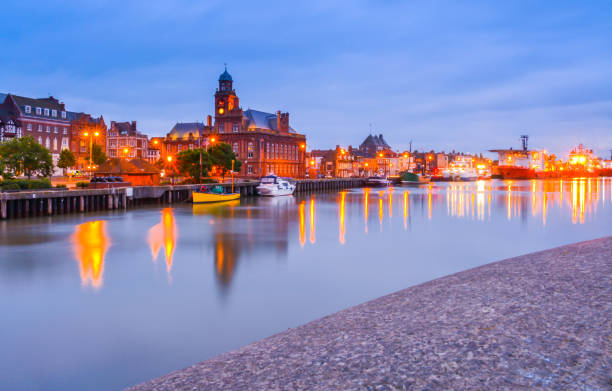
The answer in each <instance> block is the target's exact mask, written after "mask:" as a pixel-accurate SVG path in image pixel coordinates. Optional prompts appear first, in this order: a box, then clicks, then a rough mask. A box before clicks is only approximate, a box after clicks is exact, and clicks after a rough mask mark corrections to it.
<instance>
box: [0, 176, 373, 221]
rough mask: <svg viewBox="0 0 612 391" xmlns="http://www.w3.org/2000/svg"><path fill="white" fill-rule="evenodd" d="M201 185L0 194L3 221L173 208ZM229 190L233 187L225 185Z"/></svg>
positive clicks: (244, 185) (247, 190)
mask: <svg viewBox="0 0 612 391" xmlns="http://www.w3.org/2000/svg"><path fill="white" fill-rule="evenodd" d="M258 183H259V182H257V181H237V182H235V183H234V191H235V192H239V193H240V194H241V196H242V197H249V196H255V195H256V194H257V190H256V187H257V185H258ZM363 185H364V180H363V179H361V178H347V179H306V180H299V181H297V183H296V193H306V192H316V191H330V190H341V189H346V188H351V187H361V186H363ZM200 186H201V185H177V186H138V187H120V188H108V189H77V190H68V189H60V190H56V189H48V190H33V191H21V192H14V193H13V192H7V193H0V218H1V219H17V218H26V217H36V216H53V215H59V214H68V213H86V212H94V211H101V210H113V209H127V208H130V207H134V206H140V205H146V204H172V203H175V202H184V201H188V200H190V199H191V195H192V193H193V191H197V190H198V189H199V188H200ZM221 186H223V187H224V188H226V189H228V190H229V188H230V187H231V186H232V185H231V183H223V184H221Z"/></svg>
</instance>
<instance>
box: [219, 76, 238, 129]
mask: <svg viewBox="0 0 612 391" xmlns="http://www.w3.org/2000/svg"><path fill="white" fill-rule="evenodd" d="M233 82H234V81H233V80H232V75H230V74H229V72H227V67H226V68H225V71H224V72H223V73H222V74H221V75H220V76H219V88H217V92H216V93H215V128H216V130H217V132H219V133H230V132H234V133H236V132H241V131H242V109H241V108H240V104H239V100H238V97H237V96H236V91H234V88H233Z"/></svg>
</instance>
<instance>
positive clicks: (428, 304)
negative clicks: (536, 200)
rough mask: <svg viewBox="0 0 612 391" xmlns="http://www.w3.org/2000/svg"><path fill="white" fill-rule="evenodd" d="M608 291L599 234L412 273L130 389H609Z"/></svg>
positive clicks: (608, 249) (611, 248)
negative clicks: (382, 289)
mask: <svg viewBox="0 0 612 391" xmlns="http://www.w3.org/2000/svg"><path fill="white" fill-rule="evenodd" d="M611 303H612V237H606V238H602V239H597V240H592V241H587V242H581V243H576V244H572V245H568V246H563V247H559V248H555V249H552V250H547V251H542V252H537V253H533V254H527V255H523V256H520V257H516V258H511V259H507V260H503V261H500V262H495V263H492V264H488V265H485V266H481V267H478V268H475V269H471V270H467V271H464V272H460V273H457V274H454V275H450V276H447V277H443V278H440V279H436V280H433V281H430V282H427V283H424V284H421V285H417V286H414V287H411V288H408V289H405V290H402V291H399V292H396V293H393V294H391V295H388V296H384V297H381V298H379V299H376V300H373V301H370V302H367V303H364V304H361V305H358V306H355V307H352V308H349V309H346V310H343V311H340V312H338V313H335V314H333V315H330V316H327V317H324V318H322V319H319V320H316V321H314V322H311V323H308V324H306V325H304V326H300V327H297V328H295V329H290V330H287V331H285V332H282V333H280V334H277V335H274V336H272V337H269V338H267V339H264V340H261V341H259V342H256V343H254V344H251V345H248V346H245V347H243V348H240V349H238V350H235V351H231V352H228V353H225V354H222V355H220V356H217V357H215V358H212V359H210V360H207V361H204V362H202V363H199V364H196V365H194V366H192V367H189V368H186V369H183V370H179V371H176V372H173V373H170V374H168V375H166V376H163V377H160V378H157V379H154V380H151V381H149V382H146V383H143V384H140V385H138V386H135V387H132V388H130V389H129V390H130V391H141V390H193V389H198V390H220V389H224V390H253V389H258V390H272V389H309V390H313V389H314V390H323V389H368V390H369V389H384V390H395V389H398V390H403V389H522V388H529V389H537V388H541V389H593V390H597V389H606V388H607V387H609V386H610V381H611V379H610V377H609V373H610V357H609V355H608V354H609V351H610V335H611V333H612V326H611V320H610V318H609V314H610V310H611V306H612V305H611ZM245 327H247V326H245Z"/></svg>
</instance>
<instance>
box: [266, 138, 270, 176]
mask: <svg viewBox="0 0 612 391" xmlns="http://www.w3.org/2000/svg"><path fill="white" fill-rule="evenodd" d="M266 159H270V143H266ZM268 171H270V169H268Z"/></svg>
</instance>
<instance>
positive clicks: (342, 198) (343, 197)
mask: <svg viewBox="0 0 612 391" xmlns="http://www.w3.org/2000/svg"><path fill="white" fill-rule="evenodd" d="M345 204H346V191H343V192H340V236H339V239H338V240H339V241H340V244H344V243H345V238H344V232H345V229H344V215H345V212H346V207H345Z"/></svg>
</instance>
